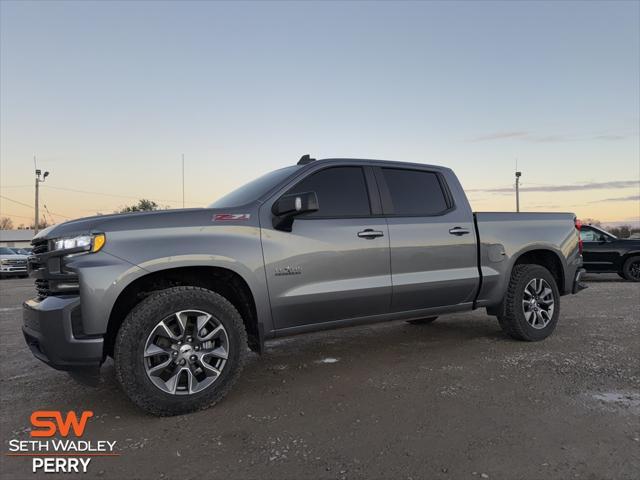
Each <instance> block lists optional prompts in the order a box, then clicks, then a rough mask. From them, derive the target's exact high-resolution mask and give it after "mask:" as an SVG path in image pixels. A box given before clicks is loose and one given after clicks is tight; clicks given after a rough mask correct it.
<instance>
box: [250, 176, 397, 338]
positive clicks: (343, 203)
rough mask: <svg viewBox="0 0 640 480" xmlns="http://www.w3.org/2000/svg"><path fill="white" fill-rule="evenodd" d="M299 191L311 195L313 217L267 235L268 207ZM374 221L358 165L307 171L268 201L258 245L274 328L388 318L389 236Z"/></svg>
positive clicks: (370, 190)
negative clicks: (313, 198)
mask: <svg viewBox="0 0 640 480" xmlns="http://www.w3.org/2000/svg"><path fill="white" fill-rule="evenodd" d="M367 179H369V181H368V180H367ZM302 192H316V194H317V196H318V204H319V210H318V211H317V212H314V213H311V214H307V215H303V216H300V217H296V219H295V220H294V222H293V226H292V231H291V232H284V231H280V230H277V229H274V228H273V226H272V224H271V221H270V219H269V218H266V217H265V216H266V215H268V212H269V211H270V209H271V205H272V204H273V202H274V201H275V200H277V198H279V197H280V196H282V195H283V194H291V193H302ZM372 208H373V210H372ZM376 210H377V211H376ZM374 213H377V214H378V215H379V216H378V217H375V216H374ZM380 214H381V207H380V199H379V194H378V192H377V189H375V180H374V178H373V173H372V171H371V170H370V167H362V166H358V165H350V166H330V167H327V168H321V169H317V170H314V171H313V172H312V173H310V174H309V175H308V176H307V177H306V178H304V179H302V180H301V181H299V182H298V183H296V184H295V185H293V186H290V188H288V189H285V191H283V192H280V194H278V195H276V197H275V198H273V199H272V201H270V202H267V204H266V205H265V207H263V217H262V219H261V223H262V245H263V253H264V260H265V267H266V275H267V285H268V288H269V296H270V299H271V311H272V315H273V319H274V324H275V326H276V328H277V329H286V328H292V327H300V326H305V325H313V324H318V323H327V322H332V321H338V320H346V319H352V318H357V317H364V316H371V315H379V314H383V313H388V312H389V308H390V303H391V271H390V266H389V231H388V228H387V223H386V221H385V219H384V218H382V217H381V215H380Z"/></svg>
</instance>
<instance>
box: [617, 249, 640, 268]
mask: <svg viewBox="0 0 640 480" xmlns="http://www.w3.org/2000/svg"><path fill="white" fill-rule="evenodd" d="M632 257H640V250H631V251H629V252H626V253H625V254H624V255H622V258H621V259H620V270H622V268H623V267H624V264H625V263H626V262H627V260H629V259H630V258H632Z"/></svg>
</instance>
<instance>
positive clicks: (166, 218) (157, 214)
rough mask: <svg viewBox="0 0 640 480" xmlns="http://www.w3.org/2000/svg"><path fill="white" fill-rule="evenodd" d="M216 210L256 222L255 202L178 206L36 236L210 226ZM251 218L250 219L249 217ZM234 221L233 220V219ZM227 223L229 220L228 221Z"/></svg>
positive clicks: (80, 222) (81, 222) (86, 221)
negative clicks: (246, 203)
mask: <svg viewBox="0 0 640 480" xmlns="http://www.w3.org/2000/svg"><path fill="white" fill-rule="evenodd" d="M217 214H232V215H237V214H246V215H248V217H244V218H243V219H242V220H239V221H238V223H243V224H247V223H253V221H254V220H255V221H256V222H257V209H255V207H254V206H248V207H247V206H245V207H240V208H218V209H215V208H187V209H179V210H154V211H151V212H133V213H115V214H112V215H96V216H94V217H85V218H79V219H77V220H71V221H69V222H65V223H61V224H59V225H53V226H51V227H48V228H45V229H44V230H41V231H40V232H39V233H38V234H37V235H36V236H35V237H34V240H47V239H51V238H60V237H71V236H75V235H85V234H88V233H107V232H114V231H122V230H141V229H146V228H149V229H153V228H166V227H192V226H209V225H213V224H215V223H216V215H217ZM249 219H250V220H251V222H247V220H249ZM231 221H233V220H231ZM225 223H229V222H228V221H227V222H225Z"/></svg>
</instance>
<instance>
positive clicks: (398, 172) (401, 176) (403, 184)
mask: <svg viewBox="0 0 640 480" xmlns="http://www.w3.org/2000/svg"><path fill="white" fill-rule="evenodd" d="M382 176H383V178H384V181H385V183H386V185H387V188H388V191H389V195H390V197H391V198H390V201H391V204H392V205H391V206H390V207H391V211H390V212H385V213H388V214H391V215H397V216H431V215H439V214H442V213H444V212H445V211H446V210H448V209H449V205H448V203H447V197H446V195H445V193H444V191H443V188H442V185H441V183H440V179H439V178H438V174H436V173H434V172H425V171H421V170H405V169H399V168H382Z"/></svg>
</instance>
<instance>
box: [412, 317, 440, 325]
mask: <svg viewBox="0 0 640 480" xmlns="http://www.w3.org/2000/svg"><path fill="white" fill-rule="evenodd" d="M437 318H438V317H427V318H416V319H415V320H407V323H410V324H411V325H425V324H427V323H433V322H435V321H436V320H437Z"/></svg>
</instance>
